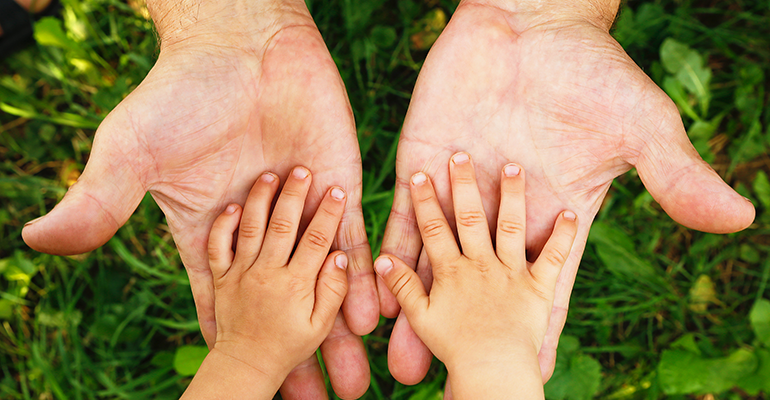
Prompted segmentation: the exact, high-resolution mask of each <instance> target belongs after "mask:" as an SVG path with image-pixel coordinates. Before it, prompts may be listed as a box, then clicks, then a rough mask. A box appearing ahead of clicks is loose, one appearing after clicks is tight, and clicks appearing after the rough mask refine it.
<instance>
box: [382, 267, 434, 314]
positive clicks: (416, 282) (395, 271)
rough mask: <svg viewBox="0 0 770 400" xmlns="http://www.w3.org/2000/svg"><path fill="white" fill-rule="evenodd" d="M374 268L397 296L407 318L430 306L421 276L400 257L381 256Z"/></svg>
mask: <svg viewBox="0 0 770 400" xmlns="http://www.w3.org/2000/svg"><path fill="white" fill-rule="evenodd" d="M374 269H375V270H376V271H377V274H378V275H379V276H380V277H381V278H382V279H383V281H385V285H386V286H387V287H388V289H389V290H390V292H391V293H393V295H394V296H396V300H398V303H399V304H401V309H403V310H404V313H405V314H406V317H407V319H411V318H412V316H416V314H417V313H419V312H421V311H422V310H424V309H426V308H427V307H428V295H427V294H426V293H425V287H424V286H423V285H422V281H421V280H420V277H419V276H418V275H417V273H416V272H414V270H412V269H411V268H409V267H408V266H407V265H406V264H404V262H403V261H401V260H400V259H399V258H397V257H394V256H380V257H379V258H377V261H375V262H374Z"/></svg>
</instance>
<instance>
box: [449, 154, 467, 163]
mask: <svg viewBox="0 0 770 400" xmlns="http://www.w3.org/2000/svg"><path fill="white" fill-rule="evenodd" d="M470 159H471V158H470V157H468V154H467V153H457V154H455V155H454V157H452V161H453V162H454V163H455V164H465V163H467V162H468V160H470Z"/></svg>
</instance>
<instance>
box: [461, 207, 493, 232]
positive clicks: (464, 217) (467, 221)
mask: <svg viewBox="0 0 770 400" xmlns="http://www.w3.org/2000/svg"><path fill="white" fill-rule="evenodd" d="M486 221H487V217H486V215H484V212H483V211H481V210H471V211H460V212H458V213H457V224H459V225H462V226H465V227H469V228H472V227H476V226H478V225H480V224H482V223H486Z"/></svg>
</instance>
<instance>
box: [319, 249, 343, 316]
mask: <svg viewBox="0 0 770 400" xmlns="http://www.w3.org/2000/svg"><path fill="white" fill-rule="evenodd" d="M347 268H348V256H347V255H346V254H345V253H344V252H342V251H335V252H334V253H332V254H329V256H328V257H326V261H325V262H324V263H323V266H322V267H321V272H320V273H319V274H318V281H317V282H316V286H315V306H314V307H313V315H312V316H311V317H310V321H311V323H312V324H313V325H314V326H324V327H328V328H329V329H331V327H332V324H333V323H334V318H335V316H336V315H337V313H338V312H339V311H340V307H342V301H343V300H345V295H346V294H347V293H348V274H347Z"/></svg>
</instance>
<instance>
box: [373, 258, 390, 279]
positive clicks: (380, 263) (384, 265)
mask: <svg viewBox="0 0 770 400" xmlns="http://www.w3.org/2000/svg"><path fill="white" fill-rule="evenodd" d="M393 266H394V264H393V260H391V259H390V257H387V256H379V257H377V261H375V262H374V270H375V271H376V272H377V275H379V276H381V277H382V278H383V279H384V278H385V275H387V274H388V273H389V272H390V271H392V270H393Z"/></svg>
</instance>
